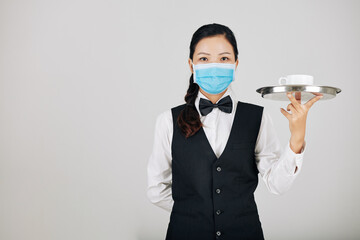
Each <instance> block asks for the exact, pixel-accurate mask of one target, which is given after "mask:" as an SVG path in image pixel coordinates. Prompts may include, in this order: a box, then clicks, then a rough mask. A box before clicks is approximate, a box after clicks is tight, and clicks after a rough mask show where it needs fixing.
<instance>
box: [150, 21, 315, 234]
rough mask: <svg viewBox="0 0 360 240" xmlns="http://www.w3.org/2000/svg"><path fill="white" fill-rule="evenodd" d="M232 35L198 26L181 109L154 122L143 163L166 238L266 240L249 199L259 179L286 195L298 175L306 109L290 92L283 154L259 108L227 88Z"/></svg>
mask: <svg viewBox="0 0 360 240" xmlns="http://www.w3.org/2000/svg"><path fill="white" fill-rule="evenodd" d="M237 55H238V49H237V44H236V40H235V37H234V34H233V33H232V31H231V30H230V29H229V28H228V27H226V26H223V25H220V24H208V25H204V26H202V27H200V28H199V29H198V30H197V31H196V32H195V33H194V35H193V37H192V40H191V44H190V56H189V67H190V70H191V72H192V75H191V77H190V84H189V88H188V90H187V94H186V96H185V102H186V103H185V104H181V105H179V106H176V107H173V108H171V109H170V110H168V111H165V112H163V113H161V114H160V115H159V116H158V117H157V120H156V127H155V139H154V146H153V152H152V154H151V156H150V159H149V162H148V191H147V196H148V198H149V200H150V201H151V202H152V203H154V204H155V205H157V206H159V207H161V208H163V209H165V210H167V211H169V212H171V215H170V222H169V225H168V229H167V233H166V239H167V240H170V239H171V240H175V239H179V240H180V239H181V240H202V239H204V240H210V239H230V240H234V239H264V235H263V231H262V227H261V222H260V220H259V215H258V211H257V206H256V203H255V200H254V194H253V193H254V191H255V189H256V187H257V184H258V173H260V174H261V177H262V179H263V180H264V182H265V184H266V186H267V188H268V189H269V191H270V192H272V193H274V194H282V193H284V192H285V191H287V190H288V189H289V188H290V187H291V185H292V183H293V181H294V179H295V178H296V176H297V175H298V174H299V172H300V168H301V164H302V160H303V154H304V151H305V145H306V143H305V124H306V117H307V112H308V110H309V109H310V107H311V106H312V104H313V103H315V102H316V101H318V100H319V99H320V97H321V96H316V97H314V98H313V99H311V100H309V101H308V102H307V103H306V104H304V105H302V104H301V101H298V100H296V99H295V98H294V97H293V95H292V93H291V95H288V97H289V100H290V101H291V103H290V104H289V105H288V106H287V110H288V111H291V112H292V113H291V114H290V113H288V112H287V111H285V110H284V109H281V112H282V114H283V115H284V116H285V117H286V118H287V119H288V120H289V127H290V131H291V138H290V140H289V142H288V143H287V145H286V148H285V150H284V151H281V146H280V143H279V140H278V138H277V135H276V132H275V130H274V127H273V124H272V120H271V117H270V115H269V114H268V113H267V112H266V111H265V109H264V107H263V106H259V105H255V104H251V103H246V102H241V101H238V100H237V98H236V95H235V93H234V92H233V91H232V89H231V86H230V83H231V82H232V81H233V80H234V72H235V69H236V68H237V65H238V56H237Z"/></svg>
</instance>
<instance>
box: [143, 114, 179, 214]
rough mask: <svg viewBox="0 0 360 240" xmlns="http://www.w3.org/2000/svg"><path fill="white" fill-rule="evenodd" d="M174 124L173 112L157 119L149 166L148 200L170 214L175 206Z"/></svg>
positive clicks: (161, 115)
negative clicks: (173, 166)
mask: <svg viewBox="0 0 360 240" xmlns="http://www.w3.org/2000/svg"><path fill="white" fill-rule="evenodd" d="M172 124H173V123H172V114H171V110H168V111H166V112H163V113H161V114H160V115H158V117H157V118H156V124H155V131H154V143H153V149H152V153H151V155H150V158H149V160H148V164H147V183H148V185H147V198H148V199H149V200H150V202H151V203H153V204H154V205H156V206H158V207H160V208H162V209H165V210H166V211H168V212H171V210H172V206H173V204H174V201H173V199H172V193H171V184H172V168H171V160H172V159H171V140H172V131H173V126H172Z"/></svg>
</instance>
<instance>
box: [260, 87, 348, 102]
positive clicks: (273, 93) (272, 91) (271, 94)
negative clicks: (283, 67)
mask: <svg viewBox="0 0 360 240" xmlns="http://www.w3.org/2000/svg"><path fill="white" fill-rule="evenodd" d="M256 92H258V93H260V94H261V96H262V97H263V98H265V99H271V100H277V101H290V100H289V98H288V97H287V95H286V93H287V92H293V95H294V93H295V96H296V97H297V98H298V95H299V94H301V101H308V100H310V99H311V98H313V97H315V96H316V95H319V94H320V95H321V94H322V95H323V96H324V97H322V98H321V99H320V100H327V99H331V98H334V97H335V96H336V94H338V93H340V92H341V89H340V88H336V87H329V86H314V85H279V86H268V87H262V88H258V89H256Z"/></svg>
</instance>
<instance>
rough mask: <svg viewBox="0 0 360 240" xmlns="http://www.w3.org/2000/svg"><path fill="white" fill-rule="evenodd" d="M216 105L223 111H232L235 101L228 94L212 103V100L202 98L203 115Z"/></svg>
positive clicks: (200, 106)
mask: <svg viewBox="0 0 360 240" xmlns="http://www.w3.org/2000/svg"><path fill="white" fill-rule="evenodd" d="M214 107H218V108H219V109H220V110H221V111H223V112H226V113H231V111H232V107H233V102H232V100H231V97H230V96H229V95H228V96H226V97H224V98H222V99H221V100H220V101H219V102H218V103H215V104H214V103H212V102H211V101H210V100H207V99H204V98H200V103H199V109H200V113H201V115H203V116H206V115H208V114H209V113H210V112H211V111H212V110H213V108H214Z"/></svg>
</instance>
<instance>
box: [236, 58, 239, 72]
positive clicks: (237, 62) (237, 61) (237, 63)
mask: <svg viewBox="0 0 360 240" xmlns="http://www.w3.org/2000/svg"><path fill="white" fill-rule="evenodd" d="M235 64H236V65H235V70H236V69H237V66H238V65H239V59H236V62H235Z"/></svg>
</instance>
